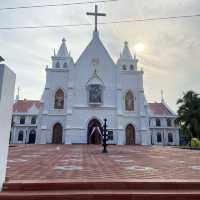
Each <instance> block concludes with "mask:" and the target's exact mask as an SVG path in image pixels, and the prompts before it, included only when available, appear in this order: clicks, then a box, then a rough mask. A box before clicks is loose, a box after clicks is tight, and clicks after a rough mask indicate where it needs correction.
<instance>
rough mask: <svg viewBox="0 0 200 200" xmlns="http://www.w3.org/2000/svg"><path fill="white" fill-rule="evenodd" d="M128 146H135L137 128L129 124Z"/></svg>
mask: <svg viewBox="0 0 200 200" xmlns="http://www.w3.org/2000/svg"><path fill="white" fill-rule="evenodd" d="M126 144H127V145H133V144H135V128H134V126H133V125H131V124H129V125H128V126H127V127H126Z"/></svg>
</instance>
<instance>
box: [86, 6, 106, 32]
mask: <svg viewBox="0 0 200 200" xmlns="http://www.w3.org/2000/svg"><path fill="white" fill-rule="evenodd" d="M86 14H87V15H91V16H94V17H95V32H96V33H97V32H98V29H97V24H98V16H106V14H105V13H98V6H97V5H95V12H94V13H92V12H87V13H86Z"/></svg>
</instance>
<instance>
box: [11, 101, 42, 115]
mask: <svg viewBox="0 0 200 200" xmlns="http://www.w3.org/2000/svg"><path fill="white" fill-rule="evenodd" d="M33 105H35V106H36V107H37V108H38V109H39V107H40V105H41V103H40V101H36V100H19V101H17V102H16V103H15V104H14V106H13V112H23V113H25V112H28V109H30V108H31V107H32V106H33Z"/></svg>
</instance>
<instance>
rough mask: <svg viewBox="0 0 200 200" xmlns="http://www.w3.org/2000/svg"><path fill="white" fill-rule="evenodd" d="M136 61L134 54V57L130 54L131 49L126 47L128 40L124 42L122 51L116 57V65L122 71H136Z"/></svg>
mask: <svg viewBox="0 0 200 200" xmlns="http://www.w3.org/2000/svg"><path fill="white" fill-rule="evenodd" d="M137 63H138V59H137V58H136V54H134V57H133V56H132V54H131V51H130V49H129V47H128V42H127V41H125V42H124V47H123V50H122V53H121V54H120V58H119V59H118V62H117V65H118V66H119V67H120V68H121V69H122V70H123V71H137Z"/></svg>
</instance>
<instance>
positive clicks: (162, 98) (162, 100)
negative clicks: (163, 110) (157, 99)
mask: <svg viewBox="0 0 200 200" xmlns="http://www.w3.org/2000/svg"><path fill="white" fill-rule="evenodd" d="M161 103H165V99H164V92H163V90H161Z"/></svg>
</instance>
